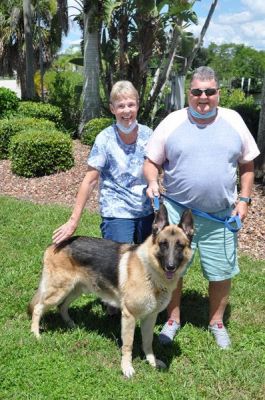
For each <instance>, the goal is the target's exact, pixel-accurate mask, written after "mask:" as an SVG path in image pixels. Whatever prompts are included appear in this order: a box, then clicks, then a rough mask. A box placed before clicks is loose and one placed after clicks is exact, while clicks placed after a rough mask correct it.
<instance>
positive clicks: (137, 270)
mask: <svg viewBox="0 0 265 400" xmlns="http://www.w3.org/2000/svg"><path fill="white" fill-rule="evenodd" d="M192 235H193V219H192V214H191V211H189V210H186V211H185V212H184V213H183V215H182V218H181V221H180V223H179V225H169V223H168V216H167V211H166V208H165V206H164V205H163V204H161V206H160V210H159V211H158V212H157V213H156V216H155V219H154V223H153V226H152V234H151V235H150V236H149V237H148V238H147V239H146V241H145V242H144V243H142V244H140V245H129V244H121V243H116V242H113V241H111V240H106V239H100V238H91V237H85V236H74V237H72V238H70V239H68V240H66V241H64V242H62V243H61V244H59V245H57V246H55V245H50V246H49V247H48V248H47V249H46V251H45V254H44V262H43V270H42V276H41V279H40V284H39V288H38V289H37V292H36V293H35V295H34V297H33V299H32V301H31V303H30V304H29V308H28V311H29V314H30V315H32V323H31V331H32V332H33V333H34V334H35V336H36V337H37V338H39V337H40V332H39V323H40V319H41V317H42V316H43V314H44V313H45V312H46V311H47V310H48V309H49V308H51V307H53V306H58V308H59V312H60V314H61V316H62V318H63V320H64V321H65V322H66V323H67V324H68V325H69V326H70V327H73V326H74V322H73V321H72V320H71V318H70V316H69V314H68V307H69V305H70V303H71V302H72V301H73V300H74V299H76V298H77V297H79V296H80V295H81V294H82V293H94V294H96V295H97V296H99V297H100V298H101V299H102V300H103V301H104V302H107V303H108V304H110V305H112V306H114V307H119V308H120V309H121V315H122V317H121V338H122V359H121V369H122V372H123V374H124V376H125V377H127V378H130V377H132V375H133V374H134V372H135V371H134V369H133V366H132V347H133V338H134V331H135V324H136V320H138V319H140V320H141V333H142V347H143V351H144V353H145V356H146V359H147V361H148V362H149V363H150V364H151V365H152V366H153V367H166V366H165V364H164V363H163V362H162V361H160V360H157V359H156V358H155V356H154V353H153V349H152V342H153V330H154V326H155V322H156V318H157V315H158V313H159V312H160V311H162V310H164V309H165V308H166V306H167V305H168V303H169V301H170V299H171V295H172V292H173V290H174V289H175V288H176V286H177V282H178V279H179V277H180V275H181V273H182V272H183V271H184V269H185V267H186V265H187V263H188V261H189V260H190V258H191V249H190V243H191V239H192Z"/></svg>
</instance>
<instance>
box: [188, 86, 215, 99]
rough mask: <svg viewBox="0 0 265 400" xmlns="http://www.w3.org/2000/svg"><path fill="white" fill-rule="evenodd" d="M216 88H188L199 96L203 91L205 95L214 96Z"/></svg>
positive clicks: (194, 94)
mask: <svg viewBox="0 0 265 400" xmlns="http://www.w3.org/2000/svg"><path fill="white" fill-rule="evenodd" d="M217 90H218V89H214V88H208V89H190V92H191V94H192V95H193V96H201V95H202V94H203V93H205V94H206V96H207V97H208V96H214V95H215V94H216V93H217Z"/></svg>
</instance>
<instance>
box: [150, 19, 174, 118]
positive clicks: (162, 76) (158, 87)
mask: <svg viewBox="0 0 265 400" xmlns="http://www.w3.org/2000/svg"><path fill="white" fill-rule="evenodd" d="M180 40H181V36H180V32H179V28H178V27H177V26H176V27H175V28H174V31H173V34H172V42H171V46H170V50H169V55H168V58H167V61H166V63H165V65H163V66H162V67H161V69H160V71H159V75H158V76H157V78H156V79H155V82H154V85H153V87H152V90H151V93H150V96H149V98H148V101H147V103H146V106H145V109H144V113H143V116H144V119H145V120H148V118H150V115H154V113H155V109H156V103H157V100H158V99H159V98H160V97H161V96H162V94H163V89H164V87H165V85H166V82H167V80H168V78H169V75H170V72H171V69H172V65H173V62H174V57H175V55H176V51H177V47H178V45H179V42H180Z"/></svg>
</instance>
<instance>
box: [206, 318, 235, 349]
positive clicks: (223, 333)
mask: <svg viewBox="0 0 265 400" xmlns="http://www.w3.org/2000/svg"><path fill="white" fill-rule="evenodd" d="M209 331H210V332H212V334H213V335H214V337H215V340H216V343H217V345H218V346H219V347H221V349H228V348H229V347H230V346H231V340H230V338H229V335H228V332H227V330H226V329H225V327H224V324H223V322H222V321H218V322H215V323H214V324H213V325H209Z"/></svg>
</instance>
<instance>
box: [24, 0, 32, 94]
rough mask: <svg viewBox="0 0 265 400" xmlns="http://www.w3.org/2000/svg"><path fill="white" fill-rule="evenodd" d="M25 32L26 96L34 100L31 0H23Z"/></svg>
mask: <svg viewBox="0 0 265 400" xmlns="http://www.w3.org/2000/svg"><path fill="white" fill-rule="evenodd" d="M23 15H24V32H25V47H26V93H25V98H26V99H29V100H32V99H33V98H34V97H35V90H34V52H33V44H32V15H31V1H30V0H23Z"/></svg>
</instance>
